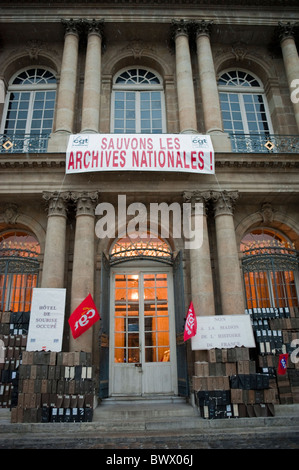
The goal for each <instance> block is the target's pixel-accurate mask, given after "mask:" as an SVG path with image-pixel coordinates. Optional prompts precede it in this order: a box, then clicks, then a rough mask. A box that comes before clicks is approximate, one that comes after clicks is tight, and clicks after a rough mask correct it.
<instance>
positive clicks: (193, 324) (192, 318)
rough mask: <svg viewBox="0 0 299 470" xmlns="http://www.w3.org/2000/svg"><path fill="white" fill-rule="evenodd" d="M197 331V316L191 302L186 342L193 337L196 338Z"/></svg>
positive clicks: (185, 333)
mask: <svg viewBox="0 0 299 470" xmlns="http://www.w3.org/2000/svg"><path fill="white" fill-rule="evenodd" d="M196 330H197V321H196V315H195V312H194V307H193V302H190V306H189V309H188V314H187V318H186V323H185V330H184V341H187V339H189V338H192V336H195V335H196Z"/></svg>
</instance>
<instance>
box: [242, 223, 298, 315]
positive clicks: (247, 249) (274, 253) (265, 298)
mask: <svg viewBox="0 0 299 470" xmlns="http://www.w3.org/2000/svg"><path fill="white" fill-rule="evenodd" d="M241 251H243V255H244V256H243V259H242V265H243V272H244V283H245V293H246V302H247V308H267V307H274V308H280V307H298V305H299V302H298V293H299V290H298V287H299V269H298V268H299V265H298V262H299V259H298V253H297V251H296V250H295V248H294V247H293V246H292V244H291V243H289V242H288V241H287V239H286V238H285V237H284V236H283V235H281V234H280V233H278V232H275V231H274V230H271V229H266V228H261V229H256V230H254V231H252V232H250V233H249V234H247V235H246V236H245V237H244V238H243V240H242V242H241Z"/></svg>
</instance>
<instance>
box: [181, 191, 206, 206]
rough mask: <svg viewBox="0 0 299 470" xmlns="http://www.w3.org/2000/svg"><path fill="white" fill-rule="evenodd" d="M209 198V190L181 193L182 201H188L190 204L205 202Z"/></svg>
mask: <svg viewBox="0 0 299 470" xmlns="http://www.w3.org/2000/svg"><path fill="white" fill-rule="evenodd" d="M210 198H211V192H210V191H199V190H195V191H184V193H183V199H184V202H189V203H191V204H195V203H196V202H201V203H202V204H205V203H207V202H208V201H209V199H210Z"/></svg>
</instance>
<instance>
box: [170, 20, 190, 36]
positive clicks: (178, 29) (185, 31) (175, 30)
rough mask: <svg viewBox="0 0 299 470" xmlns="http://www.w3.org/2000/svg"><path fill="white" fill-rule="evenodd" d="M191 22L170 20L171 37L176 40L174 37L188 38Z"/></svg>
mask: <svg viewBox="0 0 299 470" xmlns="http://www.w3.org/2000/svg"><path fill="white" fill-rule="evenodd" d="M190 25H191V22H190V21H187V20H183V19H182V20H172V22H171V37H172V38H173V39H176V37H178V36H181V35H184V36H189V30H190Z"/></svg>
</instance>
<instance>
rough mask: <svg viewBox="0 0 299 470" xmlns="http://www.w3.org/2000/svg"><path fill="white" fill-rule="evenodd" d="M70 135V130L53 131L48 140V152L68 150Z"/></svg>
mask: <svg viewBox="0 0 299 470" xmlns="http://www.w3.org/2000/svg"><path fill="white" fill-rule="evenodd" d="M70 135H71V133H70V132H69V131H57V132H53V133H52V134H51V135H50V138H49V141H48V153H51V152H52V153H57V152H60V153H61V152H66V149H67V145H68V141H69V137H70Z"/></svg>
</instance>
